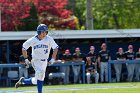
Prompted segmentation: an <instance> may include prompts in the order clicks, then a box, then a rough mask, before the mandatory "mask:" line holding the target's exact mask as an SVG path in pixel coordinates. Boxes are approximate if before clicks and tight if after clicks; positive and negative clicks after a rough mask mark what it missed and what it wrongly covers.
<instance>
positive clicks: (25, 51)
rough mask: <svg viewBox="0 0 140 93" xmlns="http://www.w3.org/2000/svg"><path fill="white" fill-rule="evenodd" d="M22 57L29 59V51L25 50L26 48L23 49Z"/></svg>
mask: <svg viewBox="0 0 140 93" xmlns="http://www.w3.org/2000/svg"><path fill="white" fill-rule="evenodd" d="M22 55H23V56H24V58H27V57H28V55H27V50H25V49H24V48H22Z"/></svg>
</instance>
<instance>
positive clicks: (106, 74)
mask: <svg viewBox="0 0 140 93" xmlns="http://www.w3.org/2000/svg"><path fill="white" fill-rule="evenodd" d="M105 81H106V82H108V63H105Z"/></svg>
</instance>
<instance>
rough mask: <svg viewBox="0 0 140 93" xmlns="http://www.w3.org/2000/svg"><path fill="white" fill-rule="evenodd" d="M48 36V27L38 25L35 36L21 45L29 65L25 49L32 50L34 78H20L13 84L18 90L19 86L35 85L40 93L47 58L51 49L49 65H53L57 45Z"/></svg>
mask: <svg viewBox="0 0 140 93" xmlns="http://www.w3.org/2000/svg"><path fill="white" fill-rule="evenodd" d="M47 34H48V27H47V25H45V24H40V25H38V27H37V35H35V36H33V37H31V38H30V39H28V40H27V41H25V42H24V43H23V48H22V54H23V56H24V58H25V63H26V64H30V61H29V60H28V58H27V56H28V55H27V49H28V48H29V47H31V48H32V60H31V64H32V67H33V68H34V70H35V77H32V78H29V79H25V78H24V77H21V78H20V79H19V81H18V82H17V83H16V84H15V87H16V88H18V87H19V86H20V85H21V84H37V89H38V93H42V87H43V81H44V78H45V71H46V67H47V64H48V57H49V54H50V50H51V48H52V49H53V54H52V58H51V60H50V63H54V62H55V59H56V55H57V52H58V45H57V44H56V43H55V41H54V39H53V38H52V37H50V36H49V35H47Z"/></svg>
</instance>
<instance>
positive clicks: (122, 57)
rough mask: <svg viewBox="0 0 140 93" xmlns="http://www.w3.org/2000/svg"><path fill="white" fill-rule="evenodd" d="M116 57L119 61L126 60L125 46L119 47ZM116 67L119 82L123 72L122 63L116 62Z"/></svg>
mask: <svg viewBox="0 0 140 93" xmlns="http://www.w3.org/2000/svg"><path fill="white" fill-rule="evenodd" d="M116 58H117V60H118V61H124V60H125V53H124V52H123V48H119V49H118V52H117V53H116ZM114 68H115V71H116V78H117V82H120V78H121V72H122V64H114Z"/></svg>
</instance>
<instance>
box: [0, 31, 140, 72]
mask: <svg viewBox="0 0 140 93" xmlns="http://www.w3.org/2000/svg"><path fill="white" fill-rule="evenodd" d="M35 34H36V31H25V32H23V31H20V32H0V63H18V56H20V54H21V48H22V43H23V42H24V41H25V40H27V39H28V38H30V37H32V36H34V35H35ZM49 35H50V36H52V37H53V38H54V39H55V40H56V42H57V43H58V44H59V46H60V50H61V51H60V52H59V56H58V57H59V58H60V57H61V54H62V52H63V50H65V49H70V50H71V53H73V52H74V49H75V48H76V47H80V48H81V52H83V53H85V54H87V53H88V51H89V47H90V45H94V46H95V48H96V51H95V52H96V53H97V54H98V51H99V50H100V45H101V43H103V42H106V43H107V45H108V49H109V50H110V52H111V57H112V59H115V53H116V52H117V49H118V48H119V47H122V48H124V50H125V51H126V50H127V46H128V45H129V44H132V45H133V46H134V51H135V52H137V50H138V48H139V47H140V45H139V43H140V29H129V30H127V29H124V30H123V29H120V30H85V31H81V30H79V31H74V30H71V31H50V32H49ZM0 73H1V72H0Z"/></svg>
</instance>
